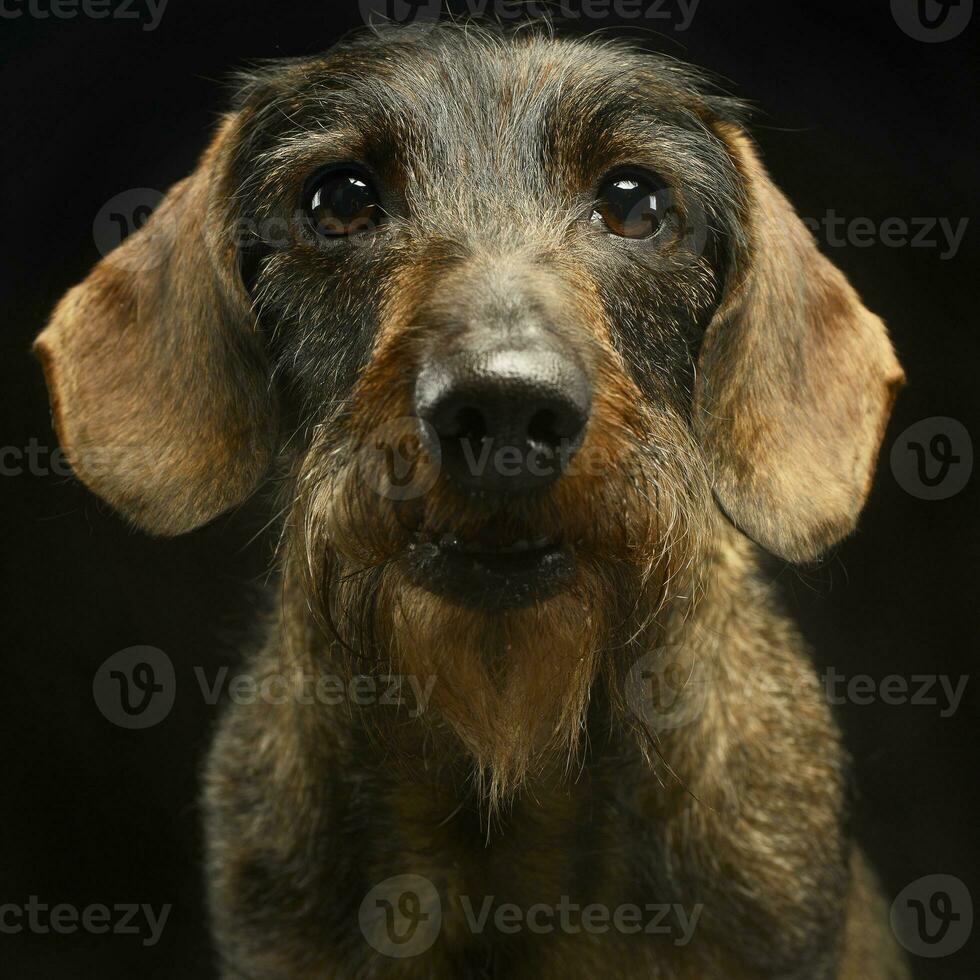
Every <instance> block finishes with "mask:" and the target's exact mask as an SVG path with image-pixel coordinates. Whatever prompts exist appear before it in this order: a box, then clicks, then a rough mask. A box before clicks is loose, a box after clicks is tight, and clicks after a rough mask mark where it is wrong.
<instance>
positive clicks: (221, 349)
mask: <svg viewBox="0 0 980 980" xmlns="http://www.w3.org/2000/svg"><path fill="white" fill-rule="evenodd" d="M235 130H236V120H235V117H233V116H232V117H229V118H228V119H226V120H225V122H224V124H223V125H222V126H221V129H220V130H219V132H218V133H217V135H216V136H215V138H214V140H213V142H212V143H211V146H210V147H209V148H208V150H207V151H206V152H205V154H204V156H203V157H202V159H201V161H200V163H199V165H198V167H197V169H196V170H195V171H194V173H192V174H191V176H190V177H187V178H186V179H185V180H182V181H181V182H180V183H178V184H176V185H174V187H172V188H171V190H170V191H169V193H168V194H167V196H166V198H165V199H164V200H163V202H162V203H161V205H160V207H159V208H158V209H157V210H156V211H155V212H154V213H153V215H152V216H151V217H150V218H149V220H148V221H147V222H146V223H145V225H144V226H143V227H142V228H141V229H140V230H139V231H138V232H136V233H135V234H133V235H132V236H130V237H129V238H127V239H126V241H124V242H123V243H122V244H121V245H120V246H119V247H118V248H116V249H114V250H113V251H112V252H110V253H109V254H108V255H107V256H106V257H105V258H104V259H103V260H102V261H101V262H100V263H99V264H98V265H97V266H96V267H95V269H93V271H92V272H91V273H90V275H89V277H88V278H87V279H86V280H85V281H84V282H83V283H81V284H80V285H78V286H76V287H75V288H74V289H72V290H70V291H69V292H68V293H67V294H66V295H65V296H64V298H63V299H62V300H61V302H60V303H59V304H58V306H57V308H56V309H55V311H54V314H53V315H52V317H51V320H50V322H49V323H48V325H47V327H46V328H45V329H44V330H43V332H42V333H41V334H40V336H39V337H38V338H37V340H36V341H35V342H34V352H35V353H36V354H37V356H38V357H39V359H40V360H41V363H42V365H43V367H44V375H45V380H46V381H47V385H48V391H49V394H50V398H51V405H52V410H53V415H54V421H55V427H56V429H57V432H58V437H59V440H60V442H61V445H62V447H63V448H64V450H65V452H66V454H67V456H68V459H69V460H70V462H71V464H72V467H73V469H74V471H75V472H76V473H77V474H78V476H79V477H80V478H81V479H82V480H83V481H84V482H85V483H86V484H87V485H88V486H89V487H90V488H91V489H92V490H94V491H95V493H97V494H98V495H99V496H101V497H103V498H104V499H105V500H107V501H108V502H109V503H110V504H112V505H113V506H114V507H115V508H117V509H118V510H119V511H121V512H122V513H123V514H124V515H125V516H126V517H128V518H129V519H130V520H132V521H133V522H135V523H136V524H138V525H139V526H141V527H142V528H144V529H146V530H148V531H151V532H153V533H156V534H180V533H182V532H184V531H189V530H191V529H192V528H194V527H197V526H198V525H200V524H204V523H205V522H206V521H209V520H211V519H212V518H213V517H216V516H217V515H218V514H220V513H221V512H222V511H224V510H226V509H228V508H229V507H232V506H234V505H235V504H237V503H240V502H241V501H242V500H244V499H245V498H246V497H247V496H248V495H249V494H250V493H251V492H252V491H253V490H254V488H255V486H256V484H257V483H258V481H259V480H260V479H261V477H262V476H263V474H264V472H265V470H266V468H267V466H268V464H269V461H270V458H271V453H272V449H273V417H272V410H271V406H270V404H269V398H268V393H267V387H268V386H267V371H266V368H265V364H264V361H263V356H262V352H261V349H260V347H259V345H258V343H257V339H256V336H255V333H256V327H255V323H254V318H253V316H252V314H251V312H250V304H249V301H248V297H247V295H246V293H245V290H244V288H243V286H242V284H241V282H240V280H239V277H238V272H237V256H236V249H235V246H234V242H233V241H232V236H231V234H230V233H226V229H227V228H228V227H229V213H228V211H227V209H228V208H229V204H228V202H229V201H230V199H231V187H230V166H229V162H230V158H231V155H232V144H233V142H234V139H235Z"/></svg>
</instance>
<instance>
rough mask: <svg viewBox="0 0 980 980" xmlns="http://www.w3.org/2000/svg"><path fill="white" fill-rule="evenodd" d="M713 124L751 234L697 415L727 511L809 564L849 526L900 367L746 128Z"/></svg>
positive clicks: (706, 364) (753, 533)
mask: <svg viewBox="0 0 980 980" xmlns="http://www.w3.org/2000/svg"><path fill="white" fill-rule="evenodd" d="M717 129H718V132H719V135H720V136H721V137H722V139H723V140H724V141H725V143H726V145H727V147H728V150H729V153H730V154H731V156H732V158H733V160H734V162H735V165H736V168H737V169H738V171H739V173H740V175H741V178H742V181H743V183H744V186H745V190H746V196H747V209H746V210H747V214H746V225H747V227H746V229H745V230H746V238H747V242H746V244H745V248H744V252H743V254H742V255H739V256H736V258H735V262H734V267H733V270H732V272H731V273H730V276H729V282H730V286H729V288H728V292H727V295H726V296H725V297H724V299H723V301H722V304H721V306H720V308H719V310H718V312H717V313H716V315H715V317H714V319H713V321H712V322H711V324H710V325H709V327H708V330H707V333H706V335H705V338H704V342H703V346H702V351H701V357H700V366H699V377H698V384H697V386H696V393H695V424H696V427H697V430H698V434H699V437H700V439H701V442H702V445H703V447H704V449H705V452H706V454H707V456H708V460H709V463H710V465H711V467H712V470H713V478H714V487H715V495H716V497H717V499H718V501H719V503H720V505H721V507H722V509H723V510H724V511H725V513H726V514H727V515H728V516H729V518H730V519H731V520H732V522H733V523H734V524H735V525H736V526H737V527H739V528H740V529H741V530H743V531H744V532H745V533H746V534H747V535H748V536H749V537H750V538H752V539H753V540H755V541H757V542H758V543H759V544H761V545H762V546H763V547H764V548H766V549H767V550H769V551H771V552H773V553H774V554H776V555H779V556H781V557H783V558H786V559H788V560H789V561H794V562H801V561H808V560H811V559H813V558H816V557H817V556H819V555H820V554H821V553H822V552H823V551H825V550H826V549H827V548H829V547H830V546H831V545H832V544H834V543H835V542H836V541H838V540H839V539H840V538H842V537H843V536H844V535H846V534H848V533H849V532H850V531H852V530H853V529H854V526H855V524H856V522H857V517H858V514H859V512H860V510H861V507H862V506H863V504H864V500H865V497H866V496H867V493H868V489H869V486H870V483H871V479H872V476H873V471H874V464H875V460H876V458H877V454H878V447H879V444H880V442H881V438H882V435H883V433H884V429H885V424H886V422H887V421H888V415H889V412H890V410H891V405H892V401H893V399H894V397H895V394H896V392H897V390H898V388H899V387H900V385H901V383H902V381H903V374H902V369H901V367H900V366H899V363H898V361H897V360H896V358H895V354H894V352H893V350H892V346H891V343H890V341H889V339H888V334H887V333H886V331H885V326H884V324H883V323H882V321H881V320H880V319H879V318H878V317H877V316H875V315H874V314H873V313H871V312H869V311H868V310H867V309H865V307H864V306H862V304H861V301H860V299H859V298H858V296H857V294H856V293H855V291H854V290H853V289H852V288H851V286H850V284H849V283H848V282H847V280H846V279H845V278H844V276H843V274H842V273H841V272H840V271H839V270H838V269H837V268H836V267H835V266H834V265H832V264H831V262H829V261H828V260H827V259H826V258H824V256H823V255H821V254H820V252H819V251H818V249H817V246H816V243H815V242H814V240H813V237H812V235H811V234H810V232H809V231H808V230H807V229H806V227H805V226H804V224H803V223H802V221H801V220H800V219H799V218H798V217H797V215H796V214H795V212H794V211H793V209H792V207H791V205H790V204H789V203H788V202H787V200H786V199H785V198H784V197H783V195H782V194H781V193H780V191H779V190H778V189H777V188H776V187H775V186H774V184H773V183H772V181H771V180H770V179H769V176H768V174H767V173H766V171H765V169H764V167H763V166H762V164H761V163H760V161H759V159H758V157H757V155H756V152H755V150H754V148H753V146H752V144H751V143H750V141H749V140H748V138H747V137H746V136H745V135H744V134H743V133H741V131H739V130H736V129H735V128H734V127H731V126H727V125H719V126H718V127H717Z"/></svg>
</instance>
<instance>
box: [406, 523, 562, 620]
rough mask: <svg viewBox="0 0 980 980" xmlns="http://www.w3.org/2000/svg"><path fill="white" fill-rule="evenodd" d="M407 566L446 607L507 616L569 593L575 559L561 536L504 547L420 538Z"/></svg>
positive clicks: (447, 537)
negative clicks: (455, 606)
mask: <svg viewBox="0 0 980 980" xmlns="http://www.w3.org/2000/svg"><path fill="white" fill-rule="evenodd" d="M402 566H403V571H404V574H405V576H406V578H407V579H408V580H409V581H410V582H412V583H413V584H414V585H417V586H419V587H420V588H423V589H425V590H426V591H427V592H430V593H431V594H433V595H435V596H438V597H439V598H441V599H445V600H446V601H447V602H450V603H452V604H454V605H457V606H462V607H465V608H468V609H475V610H483V611H486V612H502V611H506V610H508V609H522V608H526V607H527V606H531V605H534V604H535V603H539V602H544V601H545V600H547V599H550V598H552V597H553V596H555V595H557V594H558V593H560V592H561V591H563V590H564V589H565V588H567V587H568V585H569V583H570V582H571V581H572V579H573V577H574V574H575V556H574V552H573V549H572V548H571V546H570V545H567V544H565V543H564V542H563V541H562V540H561V538H560V537H557V536H554V537H552V536H548V535H543V536H541V537H539V538H536V539H529V538H526V537H525V538H519V539H516V540H512V541H505V540H501V539H499V538H496V539H495V538H494V536H493V535H489V534H485V535H482V536H480V537H478V538H475V539H461V538H459V537H457V536H455V535H452V534H442V535H439V536H438V537H425V536H423V535H417V536H416V537H415V538H414V539H413V540H412V542H411V543H410V544H409V546H408V548H407V550H406V552H405V554H404V556H403V559H402Z"/></svg>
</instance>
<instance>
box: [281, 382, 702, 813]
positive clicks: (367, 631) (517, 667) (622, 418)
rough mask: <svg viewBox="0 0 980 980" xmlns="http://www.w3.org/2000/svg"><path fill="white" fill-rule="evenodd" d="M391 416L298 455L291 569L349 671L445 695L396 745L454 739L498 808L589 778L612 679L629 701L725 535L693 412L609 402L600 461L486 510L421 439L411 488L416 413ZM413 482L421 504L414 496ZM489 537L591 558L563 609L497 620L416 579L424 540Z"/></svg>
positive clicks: (397, 735) (616, 692)
mask: <svg viewBox="0 0 980 980" xmlns="http://www.w3.org/2000/svg"><path fill="white" fill-rule="evenodd" d="M599 390H600V391H601V390H603V389H602V386H599ZM607 390H610V389H609V388H607ZM394 400H395V396H394V395H393V396H392V401H393V402H394ZM376 412H377V414H376V415H375V416H374V417H373V418H372V419H360V420H358V419H356V418H355V419H352V420H349V421H348V424H347V426H346V427H341V426H338V425H330V426H321V427H319V428H318V429H317V430H316V431H315V433H314V436H313V439H312V441H311V445H310V446H309V448H308V449H307V450H306V451H305V452H304V453H303V454H302V456H301V457H300V458H299V459H298V461H297V463H296V470H295V473H294V475H293V478H292V481H291V482H290V486H293V487H295V488H296V490H295V492H294V493H293V494H292V495H291V496H292V501H293V503H292V512H291V516H290V518H289V520H288V534H287V536H286V538H285V539H284V540H285V541H286V555H285V562H286V567H287V574H292V573H298V574H299V576H300V581H301V583H302V589H303V592H304V593H305V596H306V597H307V601H308V603H309V607H310V610H311V611H312V613H313V615H314V618H315V620H316V621H317V623H318V625H319V626H320V628H321V629H322V631H323V632H324V633H325V634H326V635H327V636H328V638H329V639H330V645H331V649H332V651H333V656H335V657H340V658H342V659H343V660H344V661H345V667H344V669H345V670H347V671H349V672H351V673H352V674H353V673H361V674H363V673H371V674H374V675H377V676H383V675H399V676H401V677H403V678H405V677H408V678H412V679H414V680H415V681H416V682H417V683H418V685H419V686H420V687H422V688H425V689H426V690H431V696H430V699H429V701H428V704H427V706H426V709H425V711H424V712H423V713H422V714H421V715H420V716H419V718H418V721H420V722H421V724H422V726H423V731H424V735H423V736H422V737H421V739H416V740H414V741H413V740H412V739H406V738H405V737H404V736H405V719H404V716H402V717H401V719H400V721H398V722H397V723H396V726H398V727H396V728H394V729H393V728H392V727H391V726H390V725H389V726H387V727H385V725H384V724H383V723H382V724H381V725H380V727H378V726H375V728H376V730H378V731H379V733H380V735H381V736H382V737H383V738H384V739H385V742H386V745H387V746H388V748H389V749H390V748H391V745H392V743H394V745H395V746H396V747H401V748H402V749H404V751H406V752H413V751H418V747H419V745H424V744H426V742H427V740H428V741H431V740H432V739H437V738H440V737H441V736H442V735H446V734H448V736H449V739H450V741H451V743H452V745H453V746H454V747H455V748H456V750H458V754H459V756H460V757H462V758H463V760H464V762H465V763H466V764H467V765H468V767H469V770H470V773H471V775H472V777H473V779H474V781H475V784H476V786H477V788H478V790H479V792H480V794H481V796H482V798H484V799H485V800H486V801H487V802H488V803H489V805H490V806H491V808H496V807H498V806H499V805H500V804H501V803H502V802H503V801H505V800H506V799H508V798H509V797H512V796H513V794H514V793H515V792H516V791H517V790H518V789H519V788H520V787H521V786H522V785H523V784H524V783H525V782H526V781H527V780H528V778H529V777H531V776H533V775H534V774H535V773H536V772H539V771H541V770H542V769H544V768H545V767H548V766H553V765H554V764H555V763H556V762H557V763H558V764H563V765H565V766H566V767H569V768H571V767H572V766H573V765H574V763H575V761H576V758H577V756H578V754H579V752H580V750H581V746H582V743H583V738H582V733H583V729H584V726H585V718H586V712H587V710H588V707H589V702H590V696H591V694H592V692H593V690H594V689H595V686H596V684H597V683H599V682H602V683H604V684H605V685H606V688H607V690H608V691H609V692H610V694H611V697H612V700H613V702H614V703H618V704H622V698H621V697H620V692H622V690H623V686H624V678H625V676H626V674H627V672H628V671H629V668H630V666H631V665H632V664H633V662H634V661H635V660H636V657H637V656H638V655H639V654H642V653H645V652H648V651H650V650H652V649H653V648H654V647H655V646H657V645H658V644H659V643H660V642H661V641H662V637H663V636H664V632H665V629H666V626H667V619H668V616H669V617H670V618H671V619H673V618H674V617H675V616H676V615H677V614H678V611H679V614H680V615H681V616H682V617H683V616H686V615H689V614H690V611H691V610H692V608H693V605H694V603H695V602H696V599H697V597H698V596H699V595H700V593H701V591H702V583H701V582H700V581H699V578H698V576H699V574H700V571H701V570H702V569H703V568H704V567H705V561H704V558H705V553H706V547H707V545H706V543H707V542H708V541H709V540H710V536H709V534H708V528H709V527H710V521H711V515H712V514H713V509H712V506H711V499H712V498H711V491H710V484H709V481H708V475H707V472H706V470H705V467H704V465H703V463H702V462H701V455H700V453H699V452H698V449H697V446H696V444H695V443H694V441H693V438H692V437H691V436H689V434H688V428H687V426H686V424H685V423H684V422H683V420H682V419H681V418H680V416H679V415H678V413H676V412H675V411H673V410H669V409H662V410H658V411H654V410H651V409H648V408H645V407H644V408H641V409H639V410H638V408H637V405H636V402H635V401H633V402H630V403H629V404H626V403H625V402H622V403H616V402H614V401H608V402H605V403H603V402H602V401H601V400H598V401H597V404H596V406H595V407H594V413H593V423H592V424H591V426H590V433H598V434H601V438H599V436H597V435H589V436H587V439H586V442H585V444H584V445H583V447H582V449H581V450H580V453H579V457H581V458H582V459H585V460H587V462H586V463H585V464H583V463H581V461H580V462H579V465H578V466H576V465H574V461H573V466H572V467H570V468H569V470H568V472H566V473H565V474H564V475H563V476H562V477H561V479H559V480H558V481H557V482H556V483H555V484H554V485H553V487H552V488H551V489H550V490H549V491H548V492H547V494H545V495H541V496H537V497H529V498H524V499H515V500H509V501H506V502H500V503H497V504H493V503H487V502H486V501H474V500H473V499H471V498H467V497H465V496H463V495H461V494H459V493H458V492H457V491H456V489H455V488H454V487H453V486H452V484H451V483H450V482H449V481H448V480H447V479H446V478H445V477H444V475H443V474H441V473H439V467H438V460H433V459H431V458H429V457H428V456H427V451H426V449H425V448H424V447H423V445H422V443H421V442H420V441H419V440H413V439H412V438H411V432H410V431H409V430H402V431H403V432H408V439H407V442H405V443H401V444H399V447H398V452H399V454H400V457H401V460H402V462H405V463H406V466H405V467H403V472H402V474H401V478H399V479H398V480H393V474H392V472H391V462H392V457H391V453H390V452H388V451H387V450H388V449H389V448H390V445H391V434H392V432H393V431H397V430H398V426H395V429H394V430H393V429H392V423H390V422H384V421H382V422H379V421H378V420H379V418H380V419H382V420H383V419H385V418H388V419H392V418H395V419H403V418H405V416H402V415H399V414H398V409H397V405H396V404H394V403H393V404H389V405H387V406H385V405H384V404H383V400H382V404H380V405H377V406H376ZM408 425H409V427H410V428H411V426H414V425H415V420H409V422H408ZM341 431H343V435H342V436H339V437H338V436H334V437H333V439H332V440H331V439H330V438H329V437H328V436H327V435H326V433H328V432H333V433H338V432H341ZM379 431H383V432H384V433H385V435H384V438H383V439H382V440H381V442H382V443H384V447H383V448H384V449H385V452H378V451H377V447H378V445H379V441H378V438H377V433H378V432H379ZM399 438H400V437H399ZM579 457H577V459H578V458H579ZM406 473H410V475H411V480H414V481H415V483H414V486H415V489H417V490H419V492H417V493H416V492H414V490H413V491H412V492H410V493H405V492H404V487H405V486H406V485H407V484H406V482H405V480H404V476H405V474H406ZM488 528H490V529H491V532H492V533H495V534H499V535H502V536H505V537H509V538H513V537H515V536H522V535H525V534H527V533H535V534H541V533H542V532H543V533H546V534H549V535H556V536H560V537H561V539H562V540H563V541H565V542H567V543H568V544H569V546H570V551H571V553H572V554H573V555H574V561H573V563H572V568H571V572H570V574H569V575H568V577H567V578H566V579H565V580H564V581H563V582H562V584H561V587H560V588H558V589H556V590H554V591H552V592H551V593H550V594H548V595H546V596H545V597H542V598H540V599H536V600H535V601H532V602H530V603H529V604H526V605H522V606H519V607H514V608H494V609H489V608H481V606H480V605H479V604H477V605H468V604H461V603H459V602H455V601H452V600H451V599H449V598H447V597H446V596H445V595H443V594H440V593H439V591H438V590H434V589H433V588H431V587H427V585H426V583H425V582H424V581H419V580H418V578H417V577H415V576H413V575H412V574H411V572H410V570H409V567H408V564H407V561H406V557H407V556H408V555H409V554H410V552H411V550H412V548H413V546H414V545H415V544H417V542H418V541H419V540H420V538H425V537H427V536H428V537H431V536H433V535H434V536H436V537H438V535H439V534H441V533H442V532H443V531H445V530H446V529H451V531H452V533H453V534H454V535H458V536H460V537H463V538H466V537H467V536H475V535H480V534H484V535H485V534H486V533H487V529H488ZM380 714H382V713H379V712H374V715H375V716H378V715H380ZM388 714H389V716H390V715H391V714H393V713H388Z"/></svg>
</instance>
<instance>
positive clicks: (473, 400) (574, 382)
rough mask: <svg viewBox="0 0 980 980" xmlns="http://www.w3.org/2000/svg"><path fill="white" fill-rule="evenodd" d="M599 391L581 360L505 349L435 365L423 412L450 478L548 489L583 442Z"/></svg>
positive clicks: (425, 386) (427, 372)
mask: <svg viewBox="0 0 980 980" xmlns="http://www.w3.org/2000/svg"><path fill="white" fill-rule="evenodd" d="M591 400H592V393H591V387H590V385H589V380H588V378H587V377H586V375H585V372H584V371H583V369H582V368H581V367H580V366H579V364H578V362H577V361H576V360H574V359H573V358H571V357H569V356H568V355H566V354H563V353H561V352H557V351H553V350H534V349H531V350H498V351H491V352H487V353H479V354H476V353H474V354H458V355H456V356H454V357H451V358H447V359H445V360H441V361H440V360H435V361H430V363H428V364H427V365H426V366H425V367H424V368H423V370H422V371H421V372H420V373H419V376H418V379H417V381H416V384H415V408H416V412H417V414H418V416H419V418H420V419H422V420H423V421H424V422H426V423H427V425H424V426H423V427H422V428H423V438H424V439H428V440H432V439H436V440H438V443H439V449H440V452H441V455H442V465H443V467H444V469H445V472H446V473H447V475H448V476H449V477H450V478H451V479H453V480H454V481H455V482H456V483H457V484H458V485H459V486H460V487H462V488H463V489H465V490H469V491H490V492H497V493H520V492H526V491H529V490H534V489H538V488H541V487H544V486H547V485H548V484H549V483H551V482H553V481H554V480H556V479H557V478H558V477H559V476H560V475H561V474H562V472H563V471H564V470H565V468H566V467H567V465H568V463H569V461H570V460H571V458H572V456H574V455H575V453H576V452H577V450H578V449H579V447H580V446H581V444H582V437H583V435H584V433H585V426H586V423H587V422H588V420H589V408H590V405H591Z"/></svg>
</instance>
